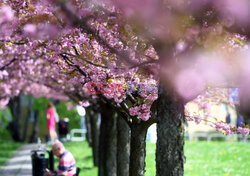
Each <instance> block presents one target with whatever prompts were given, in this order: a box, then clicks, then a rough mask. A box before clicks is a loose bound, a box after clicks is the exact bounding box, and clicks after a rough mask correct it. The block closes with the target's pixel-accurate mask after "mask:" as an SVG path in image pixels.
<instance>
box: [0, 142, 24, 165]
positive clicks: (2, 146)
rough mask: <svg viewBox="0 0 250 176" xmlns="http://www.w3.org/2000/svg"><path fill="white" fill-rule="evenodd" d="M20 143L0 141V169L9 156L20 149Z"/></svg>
mask: <svg viewBox="0 0 250 176" xmlns="http://www.w3.org/2000/svg"><path fill="white" fill-rule="evenodd" d="M21 145H22V143H14V142H11V141H2V140H1V139H0V168H1V166H2V165H3V164H4V163H5V162H6V161H7V159H9V158H10V157H11V155H12V154H13V153H14V152H15V151H16V149H17V148H18V147H20V146H21Z"/></svg>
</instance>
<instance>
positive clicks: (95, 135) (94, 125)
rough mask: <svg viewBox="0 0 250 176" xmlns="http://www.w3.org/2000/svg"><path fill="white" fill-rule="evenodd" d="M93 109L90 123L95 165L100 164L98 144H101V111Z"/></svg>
mask: <svg viewBox="0 0 250 176" xmlns="http://www.w3.org/2000/svg"><path fill="white" fill-rule="evenodd" d="M90 111H91V113H90V114H91V116H90V124H91V137H92V140H91V141H92V154H93V160H94V166H98V145H99V126H98V117H99V112H95V111H94V110H90Z"/></svg>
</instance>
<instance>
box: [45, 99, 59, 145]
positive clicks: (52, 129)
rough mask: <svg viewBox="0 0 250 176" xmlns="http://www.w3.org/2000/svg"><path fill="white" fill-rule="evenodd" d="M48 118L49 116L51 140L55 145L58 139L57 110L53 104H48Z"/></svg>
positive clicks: (48, 125) (48, 124)
mask: <svg viewBox="0 0 250 176" xmlns="http://www.w3.org/2000/svg"><path fill="white" fill-rule="evenodd" d="M46 116H47V127H48V130H49V135H50V139H51V142H52V143H53V142H54V141H55V140H56V139H57V134H56V117H55V116H56V109H55V107H54V106H53V104H52V103H51V102H50V103H49V104H48V107H47V110H46Z"/></svg>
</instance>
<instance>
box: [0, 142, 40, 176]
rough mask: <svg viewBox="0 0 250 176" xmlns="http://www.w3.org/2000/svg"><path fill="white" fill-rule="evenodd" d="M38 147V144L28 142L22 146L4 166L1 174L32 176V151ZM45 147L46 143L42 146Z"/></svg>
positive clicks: (0, 171) (7, 175) (5, 175)
mask: <svg viewBox="0 0 250 176" xmlns="http://www.w3.org/2000/svg"><path fill="white" fill-rule="evenodd" d="M37 147H38V145H37V144H26V145H23V146H21V147H20V148H19V149H18V150H17V151H16V152H15V153H14V155H13V156H12V157H11V158H10V159H9V160H8V161H7V162H6V163H5V164H4V165H3V166H2V168H1V170H0V176H32V164H31V156H30V152H31V150H34V149H37ZM43 147H45V144H42V148H43ZM1 152H4V151H1Z"/></svg>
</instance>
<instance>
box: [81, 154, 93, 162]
mask: <svg viewBox="0 0 250 176" xmlns="http://www.w3.org/2000/svg"><path fill="white" fill-rule="evenodd" d="M92 159H93V158H92V156H91V155H89V156H85V157H84V158H83V161H92Z"/></svg>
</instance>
